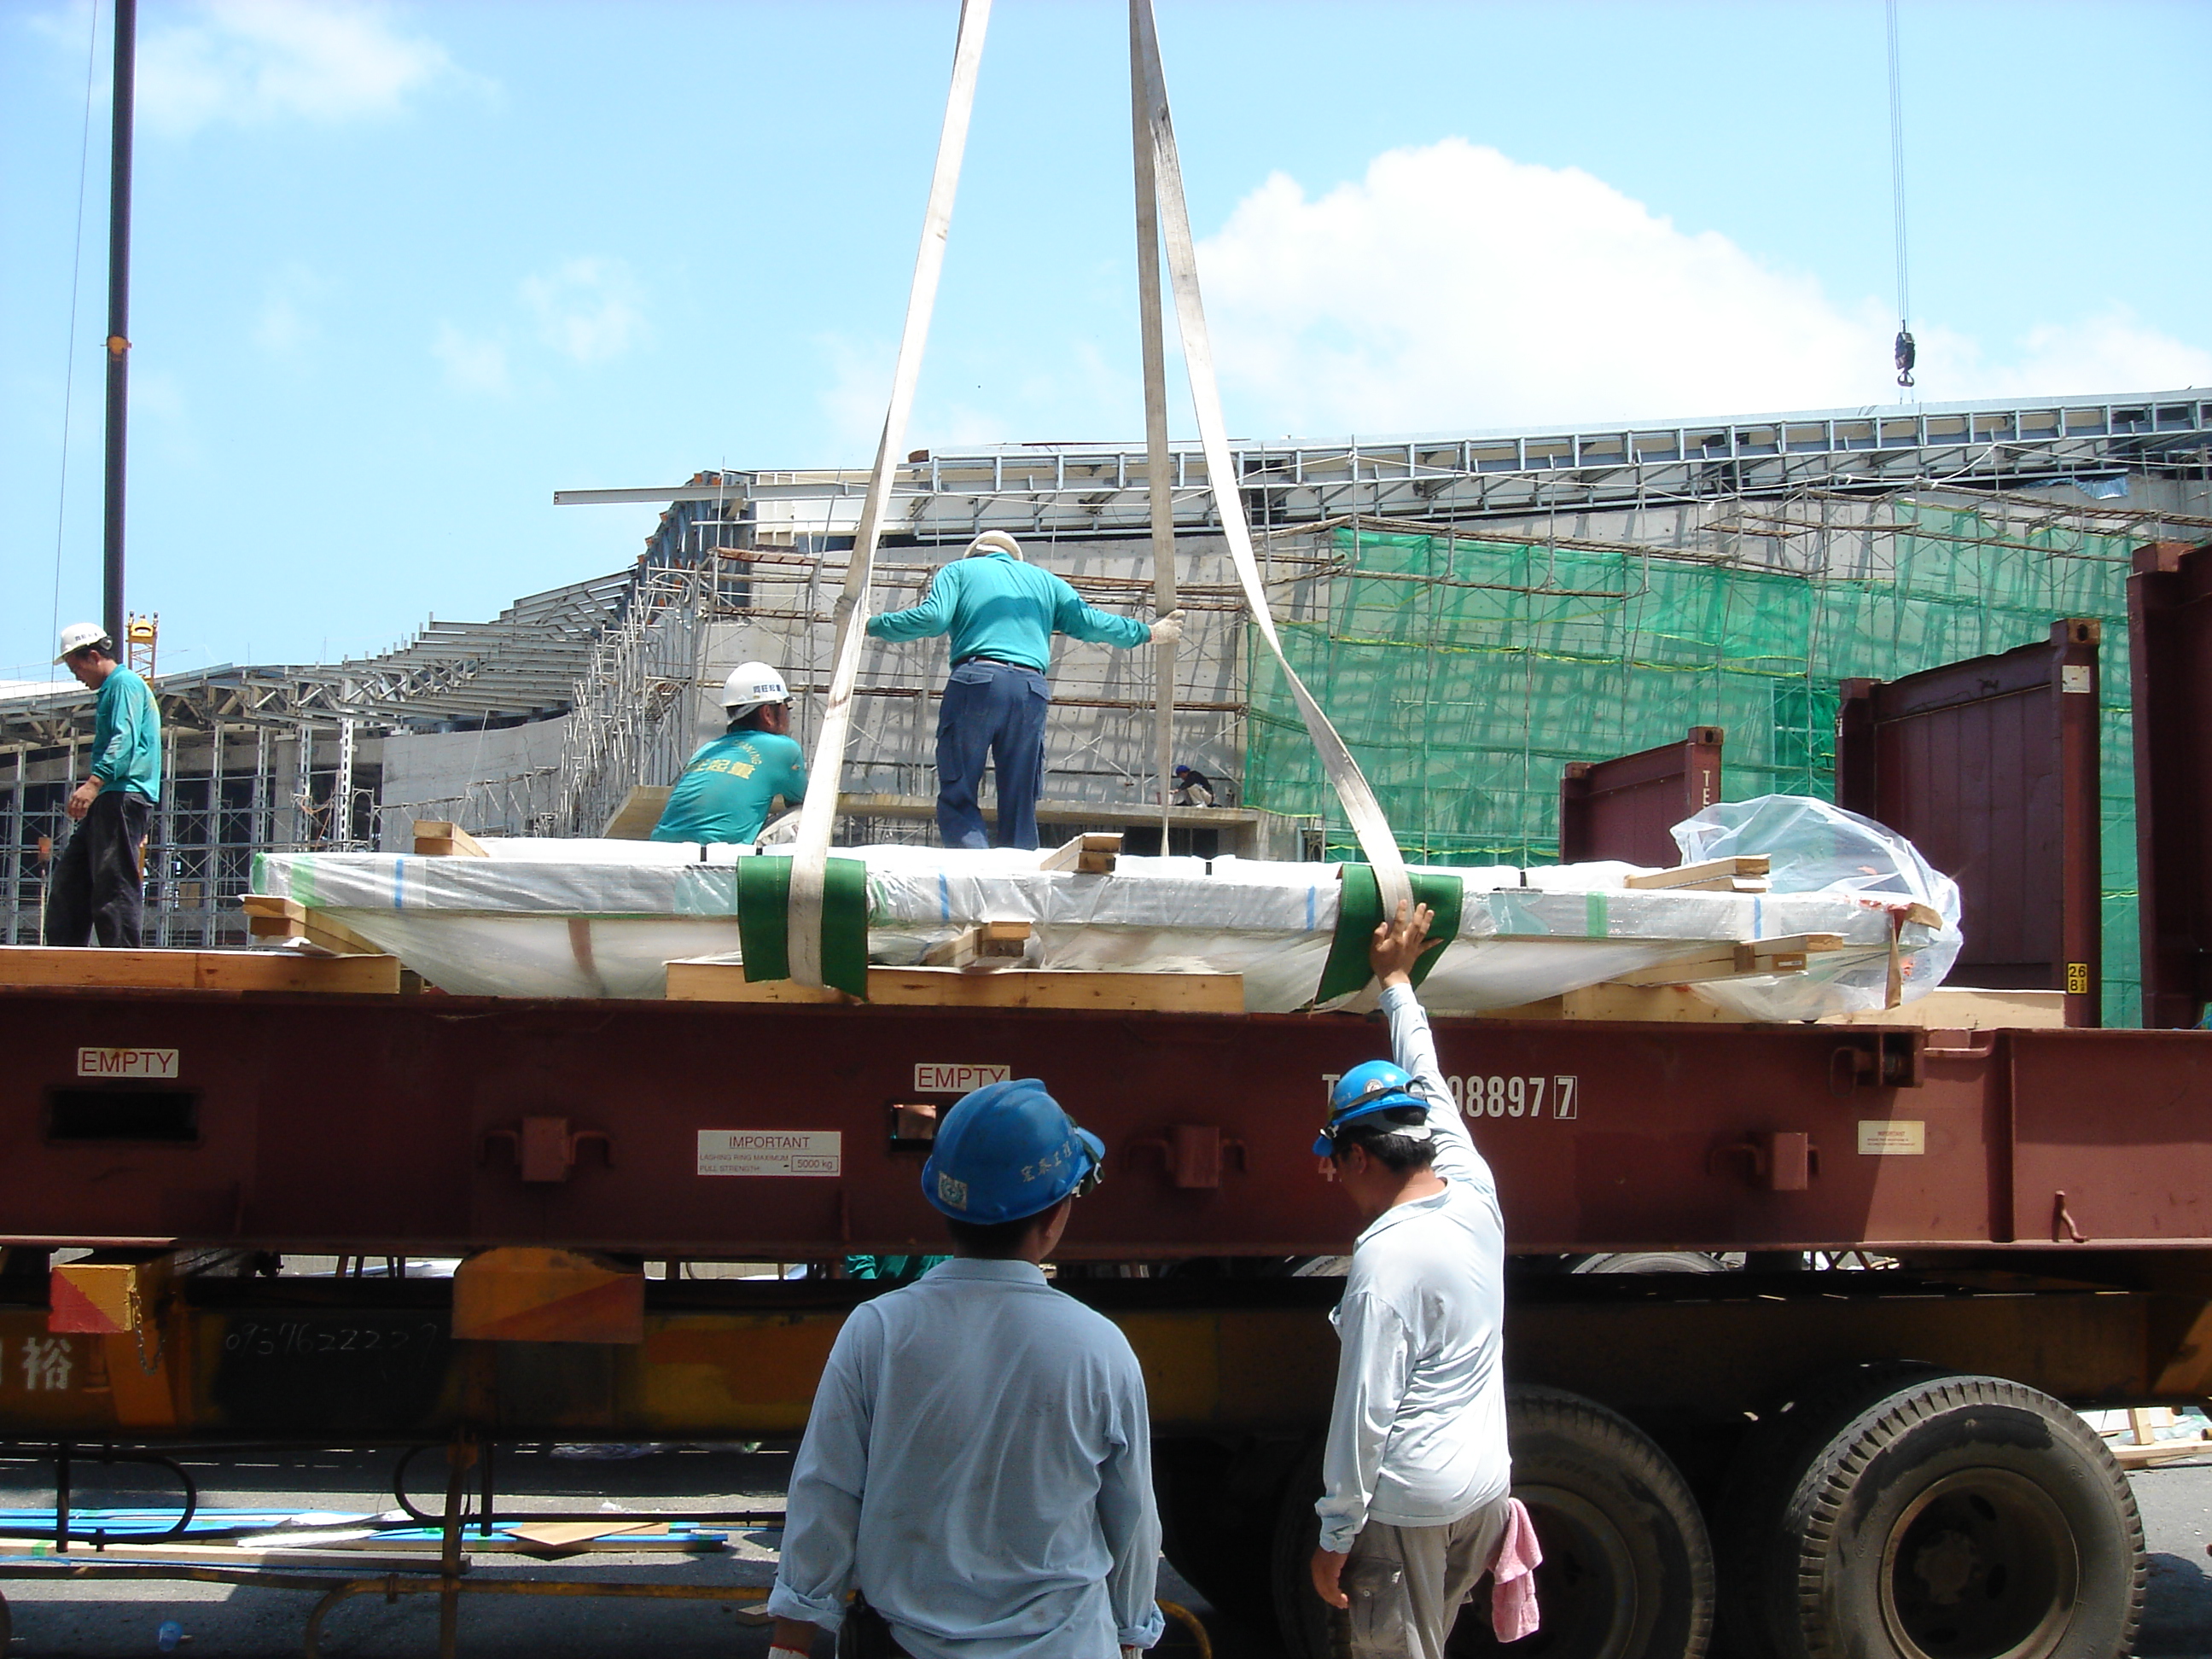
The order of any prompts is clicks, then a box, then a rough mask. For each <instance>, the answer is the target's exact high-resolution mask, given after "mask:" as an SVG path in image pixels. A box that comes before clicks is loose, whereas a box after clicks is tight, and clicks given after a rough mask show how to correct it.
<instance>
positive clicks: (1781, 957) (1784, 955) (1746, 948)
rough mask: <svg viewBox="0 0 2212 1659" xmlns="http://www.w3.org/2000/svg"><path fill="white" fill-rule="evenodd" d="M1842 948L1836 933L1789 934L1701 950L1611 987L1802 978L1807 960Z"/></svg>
mask: <svg viewBox="0 0 2212 1659" xmlns="http://www.w3.org/2000/svg"><path fill="white" fill-rule="evenodd" d="M1843 948H1844V941H1843V939H1842V938H1841V937H1840V936H1839V935H1838V934H1835V933H1790V934H1786V935H1784V936H1783V937H1782V938H1779V939H1747V940H1746V941H1744V942H1743V943H1742V944H1740V945H1708V946H1707V947H1705V949H1703V950H1700V951H1692V952H1689V953H1687V954H1685V955H1683V956H1680V957H1674V958H1673V959H1672V960H1670V961H1667V962H1662V963H1656V964H1655V965H1653V966H1651V967H1650V968H1638V969H1635V970H1634V971H1632V972H1631V973H1626V974H1615V975H1613V977H1612V978H1611V979H1610V980H1608V981H1607V984H1610V985H1697V984H1701V983H1703V982H1705V981H1708V980H1716V979H1756V978H1760V977H1763V976H1765V975H1770V974H1802V973H1803V972H1804V971H1805V963H1806V961H1807V959H1808V957H1813V956H1817V955H1820V954H1822V953H1824V952H1826V951H1840V950H1842V949H1843Z"/></svg>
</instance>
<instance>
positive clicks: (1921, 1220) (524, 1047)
mask: <svg viewBox="0 0 2212 1659" xmlns="http://www.w3.org/2000/svg"><path fill="white" fill-rule="evenodd" d="M1437 1037H1438V1048H1439V1050H1440V1053H1441V1055H1442V1059H1443V1066H1444V1069H1445V1071H1446V1073H1448V1074H1449V1078H1450V1080H1451V1086H1452V1089H1453V1092H1454V1094H1455V1096H1456V1097H1459V1098H1460V1099H1461V1100H1462V1102H1463V1103H1464V1104H1465V1108H1466V1109H1467V1111H1468V1115H1469V1116H1470V1118H1471V1119H1472V1120H1474V1124H1475V1129H1476V1138H1477V1140H1478V1141H1479V1143H1480V1145H1481V1146H1482V1148H1483V1150H1484V1151H1485V1152H1486V1154H1487V1155H1488V1156H1489V1158H1491V1160H1492V1164H1494V1165H1495V1166H1496V1169H1497V1170H1498V1181H1499V1185H1500V1188H1501V1190H1502V1191H1503V1192H1504V1194H1507V1195H1508V1203H1507V1210H1508V1213H1509V1215H1510V1218H1511V1223H1512V1226H1511V1238H1512V1241H1513V1244H1514V1246H1515V1248H1516V1249H1521V1250H1524V1251H1529V1252H1576V1251H1594V1250H1620V1249H1662V1248H1682V1247H1696V1248H1699V1249H1793V1250H1794V1249H1851V1248H1857V1247H1862V1246H1865V1247H1873V1248H1881V1249H1929V1248H1951V1249H1960V1248H1984V1247H1990V1246H1998V1247H2010V1246H2016V1245H2029V1244H2034V1245H2043V1246H2048V1245H2050V1244H2051V1243H2080V1242H2081V1241H2085V1240H2093V1241H2096V1242H2098V1243H2124V1244H2141V1243H2161V1244H2167V1245H2177V1244H2185V1243H2186V1244H2191V1245H2197V1246H2201V1245H2203V1244H2206V1243H2212V1042H2207V1041H2206V1040H2205V1039H2203V1038H2202V1037H2200V1036H2197V1035H2196V1034H2193V1033H2187V1032H2145V1031H2134V1032H2130V1031H2109V1032H2089V1031H2064V1030H2045V1031H2032V1030H2002V1031H1985V1032H1979V1033H1962V1032H1953V1033H1943V1032H1934V1033H1929V1032H1923V1031H1918V1030H1894V1029H1887V1030H1886V1029H1875V1028H1862V1027H1830V1026H1814V1025H1767V1026H1709V1025H1694V1024H1681V1025H1627V1024H1595V1023H1578V1022H1527V1023H1515V1022H1506V1021H1489V1020H1480V1019H1448V1020H1439V1021H1438V1022H1437ZM0 1052H5V1053H6V1054H9V1067H8V1070H7V1074H6V1076H5V1077H4V1078H0V1168H4V1169H5V1170H7V1171H8V1172H9V1196H8V1199H7V1203H6V1208H5V1220H4V1223H0V1226H4V1233H0V1240H4V1241H12V1242H17V1243H46V1242H64V1243H103V1242H104V1243H117V1244H121V1243H143V1244H156V1243H158V1244H167V1243H171V1242H173V1241H175V1242H188V1243H198V1244H214V1245H226V1246H234V1247H238V1248H251V1249H271V1250H294V1251H302V1250H318V1251H335V1252H340V1253H368V1254H374V1255H390V1254H432V1253H450V1252H454V1251H459V1250H464V1249H477V1248H481V1247H484V1246H489V1245H499V1244H557V1245H562V1246H568V1247H574V1248H590V1249H607V1250H622V1251H628V1252H631V1253H638V1254H644V1255H670V1256H717V1255H719V1256H734V1257H741V1258H747V1259H763V1258H765V1259H787V1260H798V1259H805V1258H817V1259H818V1258H823V1257H826V1256H830V1255H836V1254H837V1253H839V1252H841V1251H843V1250H845V1249H860V1250H870V1249H873V1250H885V1251H899V1250H905V1249H914V1248H916V1247H920V1246H926V1245H927V1244H928V1243H931V1242H933V1241H934V1240H936V1239H937V1238H938V1237H939V1236H940V1230H939V1224H938V1219H937V1218H936V1216H935V1214H934V1212H932V1211H931V1210H929V1209H928V1207H927V1206H926V1205H925V1204H924V1202H923V1200H922V1198H921V1188H920V1182H919V1179H918V1176H919V1172H920V1168H921V1160H922V1158H923V1156H924V1154H925V1152H926V1151H927V1145H926V1143H924V1142H921V1141H915V1140H909V1139H902V1138H901V1137H900V1129H901V1125H902V1115H901V1114H900V1113H899V1112H898V1110H897V1109H898V1108H899V1107H900V1106H901V1105H902V1104H914V1103H930V1102H934V1103H940V1104H942V1103H949V1102H950V1101H951V1100H952V1099H954V1098H957V1096H958V1095H959V1094H960V1093H961V1092H963V1091H964V1090H965V1089H967V1088H968V1087H970V1086H972V1085H974V1084H975V1082H977V1081H979V1080H981V1079H984V1078H987V1077H994V1076H1001V1075H1014V1076H1036V1077H1041V1078H1042V1079H1045V1080H1046V1082H1047V1083H1048V1085H1049V1086H1050V1087H1051V1088H1052V1089H1053V1090H1054V1092H1055V1093H1056V1094H1057V1095H1058V1096H1059V1097H1060V1099H1061V1100H1062V1101H1063V1102H1064V1103H1066V1106H1067V1107H1068V1109H1070V1110H1071V1111H1072V1112H1073V1115H1075V1116H1076V1118H1077V1119H1078V1120H1079V1121H1082V1122H1084V1123H1085V1124H1087V1125H1088V1126H1090V1127H1092V1128H1093V1129H1095V1130H1096V1131H1097V1133H1099V1134H1101V1135H1102V1136H1103V1138H1104V1139H1105V1142H1106V1145H1107V1148H1108V1170H1109V1179H1108V1181H1107V1182H1106V1184H1105V1186H1104V1187H1103V1188H1102V1189H1101V1190H1100V1191H1099V1192H1098V1193H1097V1194H1095V1195H1094V1196H1093V1197H1092V1198H1091V1199H1090V1200H1088V1201H1087V1202H1086V1203H1085V1206H1084V1220H1083V1225H1082V1226H1081V1227H1080V1228H1079V1229H1078V1230H1077V1231H1076V1232H1075V1233H1074V1234H1073V1235H1072V1236H1071V1239H1070V1243H1069V1246H1068V1254H1069V1255H1070V1258H1071V1259H1083V1258H1091V1259H1100V1258H1121V1259H1153V1260H1164V1259H1170V1258H1177V1257H1186V1256H1238V1255H1315V1254H1328V1253H1332V1252H1335V1251H1339V1250H1340V1249H1342V1248H1343V1243H1344V1239H1345V1237H1346V1225H1347V1222H1348V1219H1349V1217H1348V1214H1347V1212H1346V1211H1345V1210H1344V1209H1343V1208H1342V1206H1341V1204H1340V1200H1338V1199H1337V1197H1336V1195H1335V1194H1334V1193H1333V1192H1332V1191H1331V1190H1330V1189H1329V1188H1328V1186H1327V1185H1326V1183H1324V1182H1322V1180H1321V1179H1320V1177H1319V1176H1318V1174H1317V1173H1316V1168H1315V1163H1314V1159H1313V1158H1312V1156H1311V1153H1310V1150H1309V1145H1310V1140H1311V1137H1312V1132H1313V1129H1314V1127H1315V1126H1316V1123H1317V1122H1318V1121H1320V1119H1321V1117H1322V1111H1323V1100H1324V1092H1325V1090H1326V1088H1327V1085H1328V1080H1329V1079H1332V1078H1333V1077H1334V1076H1335V1075H1337V1074H1339V1073H1342V1072H1343V1071H1345V1070H1346V1068H1347V1067H1349V1066H1352V1065H1353V1064H1354V1063H1356V1062H1357V1061H1359V1060H1364V1059H1369V1058H1372V1057H1373V1056H1375V1055H1376V1054H1380V1053H1383V1052H1387V1037H1386V1034H1385V1033H1384V1032H1383V1030H1382V1028H1381V1027H1380V1026H1379V1025H1377V1024H1373V1023H1371V1022H1369V1021H1365V1020H1362V1019H1359V1018H1353V1017H1350V1016H1341V1015H1337V1016H1330V1015H1323V1016H1317V1017H1301V1016H1296V1015H1200V1014H1146V1015H1142V1016H1129V1015H1117V1014H1094V1013H1057V1012H1039V1011H1033V1010H1008V1011H999V1012H982V1011H977V1012H969V1011H957V1012H956V1011H951V1010H937V1009H919V1008H896V1007H885V1008H870V1007H804V1006H774V1005H770V1006H760V1005H728V1004H692V1003H653V1002H598V1003H584V1002H567V1001H564V1002H533V1001H521V1000H513V1001H509V1000H496V999H475V998H447V997H408V996H401V997H381V998H378V997H357V998H356V997H330V998H322V999H316V998H311V997H283V996H276V997H265V998H264V997H256V996H252V995H229V994H217V993H206V992H199V993H161V992H139V993H130V992H115V991H107V992H100V993H84V992H73V991H43V992H40V991H21V990H15V991H0ZM126 1053H127V1054H137V1055H143V1056H149V1059H147V1060H145V1061H144V1062H143V1065H141V1066H139V1067H138V1069H140V1070H142V1071H145V1072H151V1073H159V1075H156V1076H150V1077H137V1078H133V1077H122V1078H115V1077H110V1076H99V1075H88V1073H92V1072H97V1071H99V1070H100V1068H101V1067H104V1066H105V1067H111V1068H112V1066H115V1065H116V1064H117V1063H118V1062H116V1061H114V1060H112V1059H111V1058H109V1057H110V1056H113V1055H116V1054H126ZM906 1121H907V1123H908V1126H909V1127H910V1125H911V1115H908V1117H907V1119H906Z"/></svg>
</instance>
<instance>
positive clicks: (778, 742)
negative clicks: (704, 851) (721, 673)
mask: <svg viewBox="0 0 2212 1659" xmlns="http://www.w3.org/2000/svg"><path fill="white" fill-rule="evenodd" d="M722 708H723V710H724V711H725V712H726V714H727V715H728V716H729V721H730V726H729V729H728V730H727V731H726V732H723V733H722V735H721V736H720V737H719V738H714V740H713V741H711V742H709V743H706V744H701V745H700V748H699V751H698V753H696V754H695V755H693V756H692V757H691V758H690V761H688V762H687V763H685V764H684V773H683V775H682V776H681V777H679V778H678V779H677V780H676V787H674V788H673V789H671V790H670V791H669V792H668V805H665V806H664V807H663V808H661V810H660V822H659V823H657V824H655V825H653V840H655V841H696V842H753V841H757V840H759V839H760V832H761V829H762V827H763V825H765V824H766V823H768V818H769V811H771V810H772V809H773V808H774V806H775V800H776V798H777V797H778V796H781V797H782V798H783V799H784V801H785V803H786V804H787V805H794V806H795V805H798V804H799V800H800V799H801V798H802V797H804V796H805V793H806V755H805V750H802V749H800V748H799V741H798V739H797V738H793V736H792V735H791V691H790V689H789V688H788V687H787V686H786V685H785V684H784V683H783V676H782V675H781V674H779V673H777V672H776V671H775V669H773V668H771V667H769V665H768V664H766V663H764V662H744V663H739V664H738V665H737V666H736V667H735V668H734V669H732V670H731V671H730V677H729V678H728V679H726V680H725V681H723V683H722Z"/></svg>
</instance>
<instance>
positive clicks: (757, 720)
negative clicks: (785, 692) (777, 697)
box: [730, 702, 781, 732]
mask: <svg viewBox="0 0 2212 1659" xmlns="http://www.w3.org/2000/svg"><path fill="white" fill-rule="evenodd" d="M779 707H781V705H780V704H777V703H773V702H763V703H756V704H754V705H753V707H751V708H748V709H746V710H745V712H744V714H732V716H731V717H730V730H731V731H732V732H757V731H759V730H760V729H761V716H762V715H763V714H767V713H768V711H769V709H771V708H779Z"/></svg>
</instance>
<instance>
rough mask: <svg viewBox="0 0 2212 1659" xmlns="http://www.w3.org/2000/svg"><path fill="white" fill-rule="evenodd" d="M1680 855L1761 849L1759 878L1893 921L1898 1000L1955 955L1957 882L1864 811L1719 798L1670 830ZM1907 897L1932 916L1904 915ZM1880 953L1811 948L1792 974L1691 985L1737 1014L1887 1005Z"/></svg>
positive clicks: (1778, 1016) (1925, 986)
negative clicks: (1763, 869)
mask: <svg viewBox="0 0 2212 1659" xmlns="http://www.w3.org/2000/svg"><path fill="white" fill-rule="evenodd" d="M1673 834H1674V844H1675V845H1676V846H1678V847H1680V848H1681V849H1682V862H1683V863H1685V864H1702V863H1704V862H1705V861H1706V860H1711V859H1723V858H1738V857H1743V856H1745V855H1747V854H1758V853H1763V854H1765V855H1766V857H1767V860H1768V865H1767V884H1768V886H1769V887H1770V888H1771V889H1772V890H1773V891H1774V893H1775V894H1776V895H1778V896H1779V895H1782V894H1792V893H1795V894H1810V893H1826V894H1832V895H1834V896H1838V897H1841V898H1845V899H1848V900H1850V902H1854V903H1857V904H1858V905H1861V906H1863V907H1864V908H1867V909H1868V910H1869V912H1871V913H1875V914H1879V915H1881V916H1883V917H1884V918H1885V920H1886V921H1889V922H1891V923H1892V924H1893V927H1894V929H1895V933H1894V939H1895V948H1896V955H1897V965H1896V974H1897V982H1898V991H1899V998H1900V1000H1903V1001H1905V1002H1911V1001H1914V1000H1917V999H1918V998H1921V997H1924V996H1926V995H1927V994H1929V992H1930V991H1932V990H1934V989H1935V988H1936V987H1937V986H1938V985H1940V984H1942V982H1943V976H1944V975H1946V974H1948V973H1949V972H1950V971H1951V964H1952V963H1954V962H1956V961H1957V960H1958V958H1959V948H1960V945H1963V944H1964V943H1965V936H1964V935H1963V934H1962V933H1960V931H1959V885H1958V884H1957V883H1956V882H1954V881H1953V880H1952V879H1951V878H1950V877H1948V876H1947V875H1944V874H1942V872H1940V871H1937V870H1936V869H1934V868H1932V867H1931V866H1929V863H1928V860H1925V859H1923V858H1922V857H1921V856H1920V852H1919V849H1918V848H1916V847H1914V846H1913V844H1912V843H1911V842H1909V841H1907V840H1906V839H1905V837H1904V836H1900V835H1899V834H1898V833H1897V832H1896V831H1895V830H1893V829H1885V828H1883V827H1882V826H1881V824H1879V823H1875V821H1874V820H1873V819H1872V818H1865V817H1860V816H1859V815H1858V814H1857V813H1856V812H1847V811H1844V809H1843V808H1842V807H1840V806H1834V805H1830V804H1829V803H1828V802H1826V801H1824V800H1815V799H1812V798H1811V797H1810V796H1807V795H1761V796H1759V798H1758V799H1755V800H1741V801H1728V802H1724V803H1723V804H1721V805H1715V806H1708V807H1706V808H1705V810H1704V811H1701V812H1699V813H1698V814H1696V815H1695V816H1694V817H1688V818H1685V819H1684V820H1683V821H1682V822H1681V823H1678V824H1676V825H1675V826H1674V831H1673ZM1916 906H1918V907H1923V911H1933V912H1935V913H1936V915H1938V916H1940V917H1941V918H1942V922H1941V925H1939V926H1935V927H1930V926H1929V925H1928V924H1927V923H1926V922H1925V921H1922V920H1917V919H1913V918H1912V917H1911V915H1910V912H1911V910H1912V908H1914V907H1916ZM1890 980H1891V967H1890V960H1889V953H1888V952H1887V951H1884V953H1883V954H1882V956H1881V957H1880V959H1878V960H1874V961H1869V960H1866V959H1864V958H1861V957H1853V958H1851V959H1849V960H1846V959H1845V957H1844V955H1843V954H1841V953H1838V954H1835V955H1831V956H1826V957H1814V958H1813V959H1812V961H1811V962H1810V963H1808V965H1807V967H1806V969H1805V971H1804V972H1803V973H1802V974H1791V975H1786V976H1778V977H1759V978H1752V979H1733V980H1721V981H1714V982H1712V983H1710V984H1705V985H1700V986H1699V987H1698V991H1699V994H1700V995H1702V996H1704V997H1705V998H1707V999H1708V1000H1711V1001H1713V1002H1715V1003H1717V1004H1718V1005H1719V1006H1722V1007H1723V1008H1725V1009H1727V1010H1729V1012H1731V1013H1735V1014H1740V1015H1741V1016H1742V1017H1743V1018H1747V1019H1758V1020H1785V1019H1819V1018H1821V1017H1823V1016H1824V1015H1827V1014H1843V1013H1852V1012H1857V1011H1859V1010H1862V1009H1869V1008H1882V1007H1887V1006H1888V1003H1889V990H1890Z"/></svg>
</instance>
